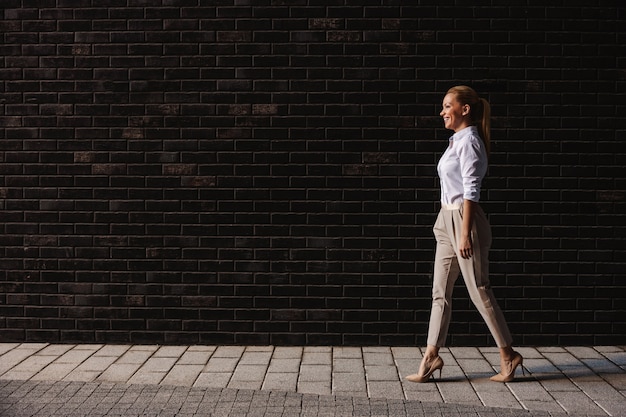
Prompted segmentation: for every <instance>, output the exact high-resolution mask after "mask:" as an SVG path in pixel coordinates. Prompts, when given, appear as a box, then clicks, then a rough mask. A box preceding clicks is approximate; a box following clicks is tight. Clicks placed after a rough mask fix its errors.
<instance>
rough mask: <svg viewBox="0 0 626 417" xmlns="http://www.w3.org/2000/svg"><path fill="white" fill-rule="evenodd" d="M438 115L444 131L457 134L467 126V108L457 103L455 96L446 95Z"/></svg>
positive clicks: (451, 94)
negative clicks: (441, 119) (441, 118)
mask: <svg viewBox="0 0 626 417" xmlns="http://www.w3.org/2000/svg"><path fill="white" fill-rule="evenodd" d="M439 115H440V116H441V117H443V124H444V126H445V128H446V129H450V130H454V131H455V132H458V131H459V130H461V129H465V128H466V127H467V126H469V106H468V105H467V104H465V105H462V104H461V103H460V102H458V101H457V99H456V94H453V93H450V94H446V96H445V97H444V98H443V103H442V109H441V113H439Z"/></svg>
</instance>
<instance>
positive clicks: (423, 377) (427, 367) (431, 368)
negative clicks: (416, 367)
mask: <svg viewBox="0 0 626 417" xmlns="http://www.w3.org/2000/svg"><path fill="white" fill-rule="evenodd" d="M423 360H424V361H426V358H424V359H423ZM421 368H422V367H421V366H420V369H421ZM442 368H443V359H441V357H440V356H436V357H435V359H433V361H432V362H430V363H428V362H425V363H424V374H420V373H419V371H418V373H416V374H412V375H409V376H407V377H406V379H407V380H409V381H411V382H426V381H428V380H429V379H430V377H431V376H432V375H433V373H435V371H436V370H437V369H438V370H439V378H441V369H442Z"/></svg>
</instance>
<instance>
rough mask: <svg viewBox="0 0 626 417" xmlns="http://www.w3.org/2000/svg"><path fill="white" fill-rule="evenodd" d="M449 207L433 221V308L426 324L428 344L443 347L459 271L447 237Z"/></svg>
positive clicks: (452, 246) (452, 247)
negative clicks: (434, 244)
mask: <svg viewBox="0 0 626 417" xmlns="http://www.w3.org/2000/svg"><path fill="white" fill-rule="evenodd" d="M448 216H450V211H449V210H445V211H444V210H442V211H441V212H440V214H439V217H438V218H437V221H436V222H435V226H434V228H433V232H434V233H435V238H436V239H437V248H436V251H435V266H434V271H433V289H432V307H431V311H430V322H429V325H428V338H427V344H428V346H436V347H442V346H444V345H445V343H446V337H447V335H448V328H449V326H450V317H451V314H452V290H453V289H454V283H455V282H456V280H457V278H458V277H459V274H460V269H459V263H458V260H457V256H456V252H455V249H454V248H455V245H453V244H452V241H451V239H450V237H449V232H448V230H447V227H446V223H448V222H447V221H446V219H445V217H448Z"/></svg>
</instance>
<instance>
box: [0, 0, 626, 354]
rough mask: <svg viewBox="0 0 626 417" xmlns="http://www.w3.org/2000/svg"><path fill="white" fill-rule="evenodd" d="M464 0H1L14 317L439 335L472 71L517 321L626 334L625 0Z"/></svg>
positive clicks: (541, 335) (1, 258) (509, 308)
mask: <svg viewBox="0 0 626 417" xmlns="http://www.w3.org/2000/svg"><path fill="white" fill-rule="evenodd" d="M468 3H471V2H466V1H462V2H461V1H450V0H437V1H434V0H417V1H415V2H399V1H383V0H373V1H363V2H353V1H348V0H344V1H328V2H326V1H323V0H319V1H316V0H293V1H276V0H272V1H269V0H258V1H257V0H254V1H253V0H219V1H218V0H215V1H209V0H154V1H153V0H110V1H105V0H40V1H36V0H2V3H1V4H2V10H1V12H0V13H1V15H0V16H2V20H1V21H0V39H1V44H0V50H1V51H2V54H1V56H0V161H1V163H0V174H1V175H0V197H1V198H2V200H1V210H0V231H1V234H0V264H1V268H0V269H1V270H0V288H1V293H0V329H1V330H0V331H1V334H2V340H3V341H50V342H60V341H62V342H70V341H71V342H133V343H211V344H213V343H228V344H230V343H238V344H281V345H283V344H285V345H287V344H309V345H314V344H333V345H335V344H336V345H342V344H345V345H353V344H359V345H388V344H393V345H423V344H424V343H425V332H426V327H427V321H428V314H429V310H430V285H431V271H432V260H433V256H434V254H433V248H434V241H433V237H432V232H431V228H432V223H433V222H434V219H435V214H436V211H437V209H438V204H437V200H438V181H437V178H436V175H435V164H436V161H437V159H438V157H439V155H440V154H441V152H442V151H443V150H444V148H445V146H446V138H447V137H448V135H449V133H448V132H446V131H445V130H444V129H443V128H442V122H441V120H440V118H439V116H438V113H439V109H440V103H441V99H442V97H443V94H444V93H445V91H446V89H447V88H448V87H450V86H451V85H454V84H459V83H469V84H470V85H472V86H474V87H475V88H476V89H477V90H479V92H481V93H483V94H484V95H485V96H486V97H487V98H488V99H489V100H490V101H491V103H492V106H493V112H494V129H493V137H494V142H493V153H492V159H491V167H490V172H489V177H488V179H487V180H486V182H485V184H484V185H485V189H484V192H483V201H484V208H485V210H486V211H487V212H488V214H489V218H490V221H491V222H492V226H493V232H494V235H495V241H494V248H493V253H492V261H493V262H492V270H493V275H492V282H493V286H494V287H495V291H496V294H497V296H498V298H499V300H500V303H501V305H502V306H503V308H504V309H505V311H506V317H507V319H508V320H509V322H510V325H511V328H512V330H513V332H514V333H515V334H516V342H517V344H531V345H537V344H592V343H593V344H613V343H626V340H625V339H624V334H626V314H625V313H626V308H625V307H624V306H625V305H626V296H625V294H626V280H625V273H624V271H625V270H626V251H625V250H624V247H625V244H626V239H625V236H626V181H625V176H624V170H625V168H624V161H625V156H626V153H625V151H624V135H625V131H624V128H623V125H622V123H623V113H624V111H626V107H625V104H626V100H625V99H624V98H625V94H626V83H625V81H626V71H625V70H624V68H625V67H626V60H625V58H624V56H626V47H625V46H624V45H625V44H626V36H625V33H624V27H625V25H624V16H625V12H626V9H625V8H624V6H623V5H621V6H616V4H617V3H618V2H616V1H603V0H586V1H577V0H574V1H572V0H568V1H564V0H563V1H552V2H547V3H550V4H552V5H551V6H545V3H546V2H543V1H538V0H515V1H504V0H491V1H490V0H486V1H480V2H477V4H479V6H476V7H474V6H472V5H469V4H468ZM456 291H457V292H456V295H455V303H454V308H455V313H454V316H453V325H452V328H451V335H450V339H449V342H450V343H451V344H455V345H488V344H492V343H493V342H492V341H491V339H490V336H489V335H488V332H487V331H486V328H485V326H484V324H483V323H482V321H481V319H480V317H479V316H478V314H477V313H476V312H475V310H474V308H473V307H472V306H471V303H470V302H469V301H468V298H467V296H466V292H465V289H464V287H463V285H462V284H461V283H460V282H459V285H458V287H457V289H456Z"/></svg>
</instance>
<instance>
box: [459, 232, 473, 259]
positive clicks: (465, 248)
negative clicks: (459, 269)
mask: <svg viewBox="0 0 626 417" xmlns="http://www.w3.org/2000/svg"><path fill="white" fill-rule="evenodd" d="M459 253H460V254H461V257H462V258H463V259H469V258H471V257H472V255H473V254H474V249H473V248H472V238H471V237H470V236H469V235H467V236H462V237H461V240H460V241H459Z"/></svg>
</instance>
